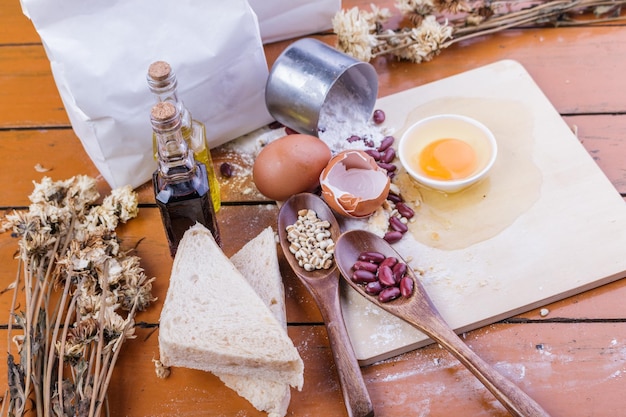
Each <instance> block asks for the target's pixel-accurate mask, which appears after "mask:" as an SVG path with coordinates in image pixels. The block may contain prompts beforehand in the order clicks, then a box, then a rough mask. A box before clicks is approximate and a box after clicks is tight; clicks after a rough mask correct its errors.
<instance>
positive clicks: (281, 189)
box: [252, 134, 331, 201]
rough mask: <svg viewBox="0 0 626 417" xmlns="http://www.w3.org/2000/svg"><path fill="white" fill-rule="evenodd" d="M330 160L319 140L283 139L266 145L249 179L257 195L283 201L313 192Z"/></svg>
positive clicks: (291, 136)
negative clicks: (254, 185) (302, 193)
mask: <svg viewBox="0 0 626 417" xmlns="http://www.w3.org/2000/svg"><path fill="white" fill-rule="evenodd" d="M330 157H331V153H330V148H329V147H328V145H327V144H326V143H324V142H323V141H322V140H321V139H319V138H316V137H315V136H310V135H302V134H295V135H287V136H284V137H282V138H279V139H276V140H274V141H273V142H270V143H269V144H268V145H267V146H266V147H265V148H263V149H262V150H261V152H259V155H258V156H257V158H256V160H255V161H254V167H253V169H252V177H253V179H254V183H255V184H256V186H257V188H258V190H259V191H260V192H261V194H263V195H264V196H266V197H267V198H271V199H273V200H277V201H284V200H286V199H287V198H289V197H291V196H292V195H294V194H298V193H301V192H307V191H313V190H314V189H315V188H317V187H318V186H319V179H320V173H321V172H322V170H323V169H324V167H325V166H326V164H328V161H329V160H330Z"/></svg>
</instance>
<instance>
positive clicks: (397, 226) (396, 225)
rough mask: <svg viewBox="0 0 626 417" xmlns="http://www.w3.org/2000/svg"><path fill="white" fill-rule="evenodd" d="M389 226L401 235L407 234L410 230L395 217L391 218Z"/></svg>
mask: <svg viewBox="0 0 626 417" xmlns="http://www.w3.org/2000/svg"><path fill="white" fill-rule="evenodd" d="M389 226H391V228H392V229H393V230H395V231H397V232H400V233H406V232H407V231H408V230H409V228H408V226H407V225H406V224H404V223H402V221H401V220H400V219H399V218H397V217H395V216H391V217H390V218H389Z"/></svg>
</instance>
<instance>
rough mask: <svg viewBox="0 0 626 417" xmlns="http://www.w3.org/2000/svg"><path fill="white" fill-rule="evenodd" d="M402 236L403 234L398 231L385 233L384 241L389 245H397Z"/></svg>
mask: <svg viewBox="0 0 626 417" xmlns="http://www.w3.org/2000/svg"><path fill="white" fill-rule="evenodd" d="M402 235H403V233H400V232H398V231H397V230H390V231H389V232H387V233H385V236H384V237H383V239H385V241H387V243H396V242H399V241H400V239H402Z"/></svg>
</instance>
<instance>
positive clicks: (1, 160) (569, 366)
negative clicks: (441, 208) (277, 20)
mask: <svg viewBox="0 0 626 417" xmlns="http://www.w3.org/2000/svg"><path fill="white" fill-rule="evenodd" d="M379 3H380V4H381V5H387V6H388V7H390V8H393V2H391V1H384V2H382V1H381V2H379ZM353 4H363V5H367V4H369V2H366V1H357V0H352V1H346V2H344V7H347V6H350V5H353ZM317 37H318V38H319V39H322V40H324V41H326V42H328V43H332V42H333V41H334V39H333V36H332V35H320V36H317ZM288 43H289V42H280V43H276V44H271V45H267V46H266V53H267V59H268V64H269V65H271V63H272V62H273V60H274V59H275V58H276V56H277V55H278V54H279V53H280V51H282V49H284V47H285V46H286V45H288ZM501 59H514V60H517V61H519V62H520V63H521V64H522V65H523V66H524V67H525V68H526V69H527V70H528V72H529V73H530V75H531V76H532V77H533V78H534V80H535V81H536V82H537V84H538V85H539V87H540V88H541V89H542V90H543V91H544V93H545V94H546V95H547V97H548V98H549V100H550V101H551V102H552V104H553V105H554V106H555V107H556V109H557V110H558V112H559V113H560V114H561V115H562V117H563V119H564V120H565V121H566V122H567V123H568V124H569V125H571V126H575V127H576V128H577V131H578V137H579V140H580V141H581V142H582V144H583V145H584V147H585V148H586V149H587V150H588V152H589V154H590V155H591V156H592V157H593V159H594V160H595V161H596V162H597V164H598V165H599V167H600V168H601V169H602V170H603V171H604V172H605V174H606V175H607V177H608V178H609V179H610V181H611V182H612V183H613V185H614V186H615V188H616V189H617V191H618V192H619V193H620V194H621V195H622V196H624V195H625V194H626V170H625V169H624V166H625V162H624V161H625V160H626V140H625V139H624V137H626V76H625V74H626V26H624V25H605V26H594V27H577V28H574V27H568V28H524V29H513V30H507V31H506V32H502V33H499V34H494V35H491V36H487V37H483V38H478V39H474V40H472V41H468V42H464V43H460V44H456V45H454V46H453V47H451V48H449V49H447V50H444V51H443V53H442V54H441V55H440V56H439V57H437V58H435V59H434V60H433V61H431V62H429V63H424V64H412V63H407V62H397V61H395V60H388V59H385V58H379V59H377V60H376V61H374V62H373V64H374V66H375V68H376V70H377V72H378V75H379V80H380V92H379V96H381V97H383V96H386V95H389V94H392V93H395V92H399V91H402V90H405V89H407V88H411V87H416V86H420V85H423V84H425V83H428V82H431V81H436V80H439V79H441V78H444V77H447V76H450V75H454V74H458V73H461V72H464V71H467V70H470V69H473V68H477V67H480V66H482V65H486V64H489V63H492V62H495V61H498V60H501ZM213 158H214V163H215V164H216V166H218V165H219V164H220V163H221V162H223V161H231V162H235V163H237V164H242V163H244V162H245V161H241V160H239V158H238V155H236V154H233V153H232V152H229V151H227V150H226V149H225V148H221V149H213ZM36 164H41V165H43V166H44V167H46V168H49V169H50V171H49V172H46V173H40V172H38V171H37V170H35V168H34V167H35V165H36ZM0 165H1V166H2V169H1V171H0V178H1V184H2V186H3V187H4V188H3V190H2V191H1V192H0V210H2V211H3V212H4V211H5V210H9V209H13V208H24V207H25V206H27V205H28V199H27V197H28V195H29V194H30V192H31V191H32V181H38V180H40V179H41V178H42V176H43V175H48V176H50V177H52V178H53V179H66V178H69V177H71V176H73V175H77V174H86V175H91V176H94V177H95V176H98V175H99V174H98V172H97V170H96V168H95V167H94V165H93V164H92V163H91V161H90V159H89V158H88V156H87V155H86V154H85V152H84V151H83V148H82V146H81V144H80V142H79V140H78V139H77V137H76V136H75V134H74V133H73V131H72V129H71V126H70V123H69V121H68V118H67V115H66V113H65V110H64V108H63V105H62V102H61V100H60V97H59V94H58V92H57V90H56V87H55V84H54V81H53V78H52V75H51V72H50V67H49V62H48V60H47V57H46V55H45V52H44V48H43V47H42V44H41V41H40V39H39V37H38V35H37V33H36V32H35V30H34V29H33V27H32V24H31V23H30V22H29V20H28V19H26V18H25V17H24V16H23V15H22V13H21V9H20V5H19V2H18V0H3V1H2V2H1V3H0ZM99 184H100V189H101V191H102V193H103V194H106V193H107V192H108V186H107V185H106V183H105V182H104V181H103V180H100V182H99ZM221 186H222V188H221V191H222V199H223V202H224V203H223V209H222V210H221V211H220V212H219V214H218V219H219V223H220V228H221V230H222V237H223V241H224V251H225V252H226V254H227V255H231V254H232V253H234V252H235V251H236V250H238V249H239V248H240V247H241V246H242V245H243V244H244V243H245V242H246V241H247V240H249V239H250V238H252V237H253V236H255V235H256V234H257V233H258V232H260V231H261V230H262V229H263V228H265V227H267V226H269V225H271V226H274V228H275V227H276V214H277V207H276V205H275V203H274V202H271V201H267V200H266V199H264V198H263V196H261V195H260V194H258V193H256V192H252V193H248V192H245V191H244V190H246V189H248V188H249V186H250V178H249V177H244V178H233V179H228V180H225V179H222V180H221ZM138 191H139V195H140V213H139V216H138V217H137V218H136V219H134V220H132V221H130V222H129V223H128V224H127V225H125V226H123V227H122V228H121V229H120V231H119V234H120V235H121V237H122V238H123V241H124V244H125V245H128V246H133V245H135V244H136V243H137V242H138V241H139V240H140V239H142V240H141V243H140V244H139V246H138V255H139V256H140V257H141V259H142V265H143V267H144V268H145V270H146V273H147V275H148V276H154V277H156V282H155V285H154V293H155V295H156V296H157V297H158V298H159V300H158V301H157V302H155V303H154V304H153V306H152V307H151V308H150V309H149V310H148V311H147V312H144V313H142V314H140V315H139V317H138V322H139V327H138V329H137V333H138V335H139V337H138V338H137V339H134V340H131V341H129V342H127V343H126V344H125V345H124V351H123V353H122V355H121V357H120V361H119V362H118V364H117V366H116V372H115V375H114V380H113V382H112V384H111V387H110V388H109V399H110V405H111V415H113V416H122V415H123V416H132V417H136V416H166V415H181V416H262V415H264V414H263V413H260V412H258V411H256V410H254V409H253V408H252V406H250V405H249V404H248V403H247V402H246V401H244V400H243V399H241V398H239V397H238V396H237V394H235V393H234V392H233V391H231V390H229V389H227V388H225V387H224V386H223V385H222V383H221V382H220V381H219V380H218V379H217V378H216V377H214V376H213V375H211V374H208V373H205V372H200V371H194V370H186V369H174V371H173V373H172V375H171V376H170V377H169V378H167V379H159V378H157V377H156V375H155V372H154V366H153V363H152V359H154V358H158V356H159V352H158V344H157V333H156V332H157V331H158V329H157V326H158V318H159V313H160V310H161V307H162V301H163V299H164V296H165V293H166V290H167V286H168V277H169V273H170V268H171V259H170V257H169V254H168V249H167V244H166V241H165V235H164V233H163V229H162V227H161V223H160V219H159V215H158V211H157V209H156V206H155V205H154V199H153V196H152V194H151V190H150V187H149V186H147V185H144V186H142V187H140V188H139V189H138ZM581 198H585V196H581ZM16 249H17V242H16V240H15V239H13V238H11V236H10V234H9V233H4V234H0V265H1V268H0V289H2V288H5V287H6V286H8V285H9V283H11V282H12V281H13V280H14V278H15V271H16V268H17V261H16V260H14V255H15V252H16ZM575 256H584V254H576V255H575ZM625 256H626V248H625ZM589 262H593V259H590V260H589ZM282 271H283V276H284V283H285V289H286V294H287V318H288V322H289V328H288V331H289V336H290V337H291V338H292V339H293V341H294V344H295V346H296V347H297V348H298V350H299V352H300V354H301V356H302V358H303V360H304V363H305V385H304V389H303V390H302V391H301V392H297V391H293V393H292V401H291V405H290V408H289V412H288V415H293V416H329V417H330V416H344V415H346V412H345V408H344V405H343V400H342V397H341V392H340V388H339V382H338V379H337V376H336V371H335V368H334V366H333V362H332V356H331V352H330V350H329V344H328V339H327V335H326V331H325V328H324V325H323V323H322V320H321V316H320V313H319V311H318V309H317V307H316V305H315V303H314V302H313V300H312V298H311V297H310V296H309V294H308V293H307V292H306V289H305V288H304V287H303V286H302V285H301V284H300V283H299V281H298V280H297V278H296V277H295V276H294V275H293V274H292V273H291V271H289V268H288V266H287V264H286V262H285V261H284V259H282ZM10 297H11V292H5V293H3V294H2V295H0V311H4V312H5V313H6V314H5V315H4V317H2V316H0V340H6V332H7V323H8V320H9V315H8V310H9V305H10ZM625 299H626V280H623V279H622V280H618V281H616V282H614V283H611V284H608V285H605V286H603V287H600V288H597V289H594V290H591V291H587V292H585V293H583V294H580V295H577V296H573V297H570V298H567V299H565V300H563V301H560V302H556V303H554V304H550V305H547V306H545V308H547V309H548V310H549V314H548V315H545V316H544V315H541V314H540V312H539V310H533V311H529V312H527V313H525V314H522V315H519V316H516V317H511V318H510V319H507V320H504V321H502V322H498V323H496V324H493V325H490V326H487V327H484V328H481V329H479V330H476V331H472V332H469V333H466V334H463V335H462V336H463V339H464V340H465V342H466V343H467V344H468V345H469V346H470V347H471V348H472V349H473V350H474V351H476V352H477V353H478V354H479V355H480V356H482V357H483V358H484V359H485V360H486V361H487V362H489V363H490V364H492V365H493V366H494V367H495V368H496V369H498V370H499V371H500V372H502V373H503V374H504V375H506V376H507V377H508V378H510V379H511V380H512V381H514V382H515V383H516V384H518V385H519V386H520V387H521V388H522V389H523V390H524V391H526V392H527V393H528V394H529V395H530V396H532V397H533V398H534V399H536V401H537V402H539V403H540V404H541V405H542V406H543V407H544V408H545V409H546V410H547V411H548V412H549V413H550V414H551V415H553V416H563V417H574V416H617V415H623V414H624V410H625V409H626V396H625V395H624V390H625V388H626V303H625V302H624V300H625ZM2 350H3V349H2ZM362 371H363V375H364V379H365V382H366V385H367V387H368V390H369V392H370V395H371V397H372V400H373V402H374V405H375V408H376V415H377V416H452V415H456V416H474V417H478V416H505V415H507V413H506V411H504V409H503V408H502V407H501V406H500V405H499V404H498V403H497V402H496V401H495V399H494V398H493V397H492V395H491V394H490V393H489V392H488V391H486V390H485V389H484V388H483V387H482V386H481V385H480V384H479V383H478V382H477V380H476V379H475V378H474V377H473V376H472V375H471V374H470V373H469V372H468V371H467V370H465V368H463V367H462V366H461V365H460V364H459V363H458V362H457V361H456V360H455V359H454V358H452V357H451V356H450V355H449V354H448V353H447V352H446V351H444V350H443V349H441V348H440V347H438V346H437V345H430V346H428V347H425V348H422V349H419V350H417V351H412V352H409V353H406V354H403V355H400V356H397V357H394V358H392V359H389V360H386V361H383V362H380V363H376V364H373V365H370V366H366V367H363V368H362ZM5 386H6V357H5V354H2V355H0V393H3V392H4V388H2V387H5Z"/></svg>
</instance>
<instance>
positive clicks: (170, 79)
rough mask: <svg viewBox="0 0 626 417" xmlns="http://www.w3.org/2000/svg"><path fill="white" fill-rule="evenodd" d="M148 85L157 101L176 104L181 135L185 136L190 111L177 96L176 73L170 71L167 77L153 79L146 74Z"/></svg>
mask: <svg viewBox="0 0 626 417" xmlns="http://www.w3.org/2000/svg"><path fill="white" fill-rule="evenodd" d="M147 80H148V87H149V88H150V91H151V92H152V94H154V97H155V98H156V101H157V103H158V102H162V101H164V102H170V103H172V104H173V105H175V106H176V108H177V110H178V112H179V114H180V118H181V124H182V128H183V136H185V137H186V136H187V134H191V122H192V119H191V113H190V112H189V110H187V107H185V104H184V103H183V101H182V100H180V99H179V98H178V80H177V79H176V74H175V73H174V72H170V73H169V74H168V75H167V77H165V78H163V79H155V78H152V77H150V75H148V77H147Z"/></svg>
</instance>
